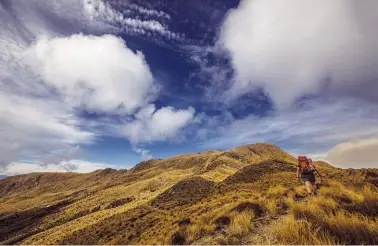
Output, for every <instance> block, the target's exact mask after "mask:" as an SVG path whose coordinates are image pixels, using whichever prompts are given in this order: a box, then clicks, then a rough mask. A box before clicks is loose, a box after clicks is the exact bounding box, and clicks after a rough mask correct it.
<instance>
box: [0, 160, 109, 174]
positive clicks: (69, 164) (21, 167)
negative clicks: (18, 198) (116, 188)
mask: <svg viewBox="0 0 378 246" xmlns="http://www.w3.org/2000/svg"><path fill="white" fill-rule="evenodd" d="M104 168H115V166H113V165H109V164H107V163H98V162H88V161H82V160H69V161H61V162H60V163H54V164H47V165H45V166H43V165H41V163H33V162H12V163H10V164H9V167H8V169H7V170H6V171H5V172H3V173H2V174H4V175H9V176H10V175H19V174H26V173H31V172H72V171H74V172H78V173H88V172H92V171H95V170H98V169H104ZM0 173H1V172H0Z"/></svg>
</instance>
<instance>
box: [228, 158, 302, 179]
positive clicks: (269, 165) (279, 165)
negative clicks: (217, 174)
mask: <svg viewBox="0 0 378 246" xmlns="http://www.w3.org/2000/svg"><path fill="white" fill-rule="evenodd" d="M295 171H296V168H295V166H294V165H292V164H289V163H286V162H278V161H272V160H271V161H263V162H260V163H257V164H252V165H249V166H246V167H244V168H243V169H241V170H240V171H238V172H237V173H235V174H233V175H231V176H229V177H228V178H226V179H225V180H224V181H223V183H224V184H234V183H250V182H255V181H258V180H260V179H262V178H263V176H264V175H266V174H270V173H277V172H295Z"/></svg>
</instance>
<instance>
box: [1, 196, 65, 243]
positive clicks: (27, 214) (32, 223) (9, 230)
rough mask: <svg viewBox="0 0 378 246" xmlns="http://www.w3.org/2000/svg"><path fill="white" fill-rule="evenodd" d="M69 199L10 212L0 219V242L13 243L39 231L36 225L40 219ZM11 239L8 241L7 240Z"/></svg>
mask: <svg viewBox="0 0 378 246" xmlns="http://www.w3.org/2000/svg"><path fill="white" fill-rule="evenodd" d="M71 203H72V201H71V200H63V201H60V202H58V203H56V204H53V205H51V206H46V207H42V208H35V209H30V210H26V211H22V212H16V213H12V214H10V215H9V216H3V217H2V218H1V219H0V240H1V241H0V242H2V243H3V242H6V243H4V244H15V243H18V242H19V241H21V240H23V239H24V238H27V237H29V236H30V235H33V234H35V233H38V232H39V229H38V226H39V225H40V224H41V223H42V219H43V218H44V217H45V216H47V215H50V214H54V213H57V212H59V210H60V209H61V208H63V207H65V206H67V205H69V204H71ZM8 239H11V240H10V241H7V240H8Z"/></svg>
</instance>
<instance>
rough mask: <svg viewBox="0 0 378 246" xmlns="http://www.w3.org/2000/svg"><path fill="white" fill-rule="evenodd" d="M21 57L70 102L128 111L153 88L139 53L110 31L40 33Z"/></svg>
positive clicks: (151, 93)
mask: <svg viewBox="0 0 378 246" xmlns="http://www.w3.org/2000/svg"><path fill="white" fill-rule="evenodd" d="M26 59H27V61H28V63H29V65H30V66H31V67H32V68H33V70H34V72H35V73H36V74H38V75H40V76H41V79H42V80H43V82H44V83H45V84H46V85H48V86H51V87H52V88H54V89H56V90H57V93H58V95H61V96H62V97H63V98H64V101H65V102H66V103H68V104H69V105H71V106H72V107H82V106H84V107H85V108H86V109H87V110H89V111H94V112H98V111H99V112H108V113H111V112H114V113H118V114H124V113H128V114H130V113H133V112H134V111H135V110H136V109H137V108H138V107H140V106H143V105H144V104H146V103H148V101H149V100H151V99H152V98H153V96H154V93H155V92H156V87H155V85H154V83H153V78H152V74H151V72H150V70H149V67H148V65H147V64H146V62H145V60H144V57H143V54H142V53H140V52H138V53H137V54H135V53H134V52H132V51H131V50H129V49H128V48H127V46H126V45H125V43H124V41H123V40H122V39H121V38H117V37H115V36H112V35H104V36H100V37H97V36H84V35H73V36H70V37H59V38H51V39H47V38H41V39H39V40H38V41H37V42H36V44H35V45H33V46H32V47H31V48H30V49H29V50H28V51H27V52H26Z"/></svg>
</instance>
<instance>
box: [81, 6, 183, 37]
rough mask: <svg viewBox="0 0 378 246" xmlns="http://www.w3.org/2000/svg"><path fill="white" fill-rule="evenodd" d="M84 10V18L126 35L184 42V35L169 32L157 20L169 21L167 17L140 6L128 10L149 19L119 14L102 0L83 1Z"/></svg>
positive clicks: (159, 12)
mask: <svg viewBox="0 0 378 246" xmlns="http://www.w3.org/2000/svg"><path fill="white" fill-rule="evenodd" d="M83 1H84V2H83V3H84V10H85V13H86V16H88V18H90V19H91V20H96V21H100V22H103V23H105V24H107V25H110V26H112V27H114V28H116V29H118V30H119V32H126V33H128V34H138V35H142V36H145V35H147V36H149V37H150V38H153V35H160V36H161V37H164V38H167V39H168V40H175V41H184V40H185V35H184V34H180V33H175V32H172V31H170V30H169V29H168V28H167V26H165V25H164V24H163V23H162V22H160V21H159V19H161V18H163V19H170V17H169V15H167V14H165V13H164V12H161V11H156V10H150V9H146V8H143V7H141V6H138V5H135V4H130V5H128V6H127V8H128V9H131V10H134V11H138V12H139V13H142V14H144V15H146V16H147V17H149V19H147V20H144V19H140V18H137V17H135V15H132V14H131V15H130V14H128V15H126V14H127V11H126V12H121V11H118V10H116V9H114V8H113V7H112V6H111V4H110V3H109V2H105V1H102V0H83Z"/></svg>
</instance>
